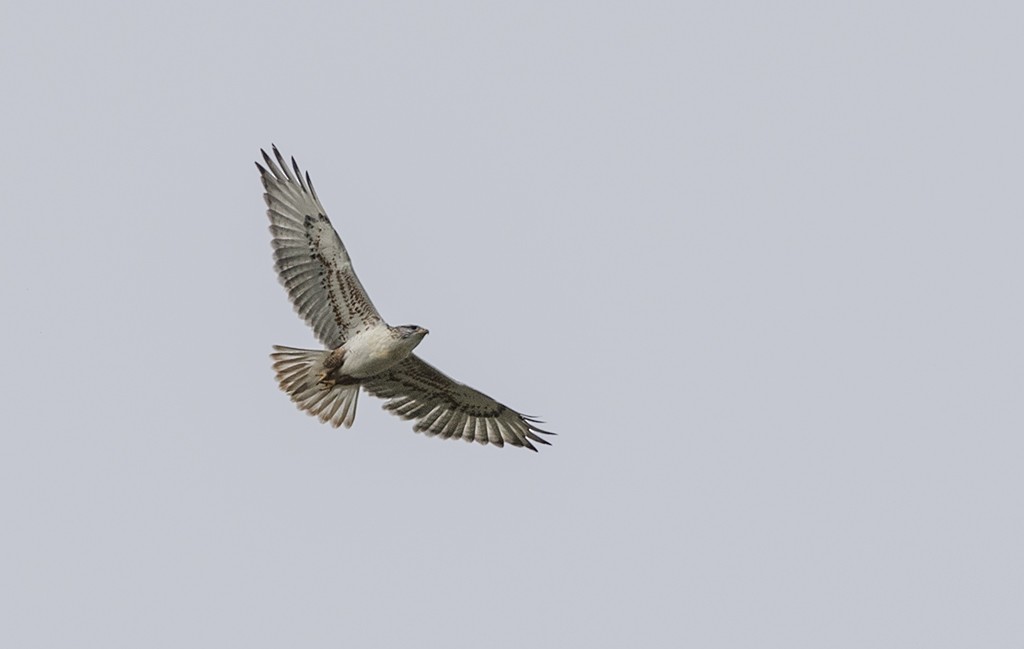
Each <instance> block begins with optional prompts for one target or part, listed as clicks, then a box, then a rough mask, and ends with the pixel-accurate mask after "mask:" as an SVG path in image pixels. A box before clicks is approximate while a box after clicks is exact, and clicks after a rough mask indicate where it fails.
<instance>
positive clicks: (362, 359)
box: [341, 326, 412, 378]
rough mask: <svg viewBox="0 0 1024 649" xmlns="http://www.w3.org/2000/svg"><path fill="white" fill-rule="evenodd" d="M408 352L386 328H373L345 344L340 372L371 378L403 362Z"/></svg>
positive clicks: (407, 348) (405, 345) (402, 343)
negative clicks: (343, 360) (343, 359)
mask: <svg viewBox="0 0 1024 649" xmlns="http://www.w3.org/2000/svg"><path fill="white" fill-rule="evenodd" d="M410 351H412V349H411V348H410V347H409V346H408V345H407V344H405V343H404V341H402V340H399V339H397V338H395V337H394V336H393V335H392V334H391V331H390V330H389V329H388V328H387V327H386V326H380V327H373V328H372V329H367V330H366V331H363V332H362V333H360V334H359V335H357V336H355V337H354V338H351V339H350V340H349V341H348V342H346V343H345V362H344V363H342V366H341V372H342V374H346V375H348V376H352V377H355V378H365V377H368V376H373V375H375V374H379V373H381V372H383V371H384V370H386V369H388V368H389V367H391V366H392V365H394V364H395V363H398V362H400V361H402V360H404V359H405V358H406V357H407V356H408V355H409V352H410Z"/></svg>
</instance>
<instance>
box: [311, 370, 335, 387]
mask: <svg viewBox="0 0 1024 649" xmlns="http://www.w3.org/2000/svg"><path fill="white" fill-rule="evenodd" d="M316 382H317V384H319V385H320V389H321V390H330V389H331V388H333V387H334V385H335V383H337V381H335V380H334V379H332V378H330V377H329V376H327V372H320V376H318V377H316Z"/></svg>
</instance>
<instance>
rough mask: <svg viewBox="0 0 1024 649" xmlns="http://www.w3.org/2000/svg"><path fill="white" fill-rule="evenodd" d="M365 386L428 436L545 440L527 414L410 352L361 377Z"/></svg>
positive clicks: (526, 441)
mask: <svg viewBox="0 0 1024 649" xmlns="http://www.w3.org/2000/svg"><path fill="white" fill-rule="evenodd" d="M363 387H364V388H365V389H366V391H367V392H369V393H370V394H372V395H374V396H375V397H380V398H382V399H387V400H388V401H387V403H385V404H384V409H385V410H390V411H391V412H393V413H395V414H396V415H398V416H399V417H401V418H402V419H415V420H416V425H415V426H413V430H415V431H416V432H417V433H425V434H427V435H429V436H431V437H433V436H434V435H438V436H440V437H444V438H449V437H451V438H455V439H464V440H466V441H467V442H471V441H474V440H475V441H477V442H479V443H481V444H487V443H491V444H494V445H496V446H504V445H505V444H506V443H508V444H511V445H512V446H525V447H526V448H528V449H530V450H531V451H536V450H537V449H536V448H535V447H534V446H533V444H531V443H530V441H531V440H533V441H534V442H538V443H540V444H549V442H547V441H546V440H545V439H544V438H543V437H539V436H537V433H543V434H545V435H553V434H554V433H550V432H548V431H546V430H541V429H539V428H537V426H536V424H538V423H540V421H538V420H537V419H535V418H533V417H528V416H526V415H521V414H519V413H518V412H516V411H515V410H512V409H511V408H509V407H507V406H504V405H502V404H500V403H498V402H497V401H495V400H494V399H492V398H490V397H489V396H487V395H486V394H483V393H482V392H478V391H477V390H474V389H473V388H471V387H469V386H468V385H463V384H462V383H459V382H458V381H456V380H454V379H452V378H450V377H448V376H445V375H444V374H442V373H441V372H440V371H439V370H437V369H436V368H434V367H431V366H430V365H428V364H427V363H426V362H424V361H423V360H422V359H421V358H419V357H418V356H416V355H415V354H413V355H411V356H409V357H408V358H407V359H405V360H404V361H402V362H401V363H399V364H398V365H396V366H394V367H392V368H391V369H390V370H388V371H386V372H382V373H381V374H378V375H377V376H374V377H373V378H371V379H368V380H365V381H363Z"/></svg>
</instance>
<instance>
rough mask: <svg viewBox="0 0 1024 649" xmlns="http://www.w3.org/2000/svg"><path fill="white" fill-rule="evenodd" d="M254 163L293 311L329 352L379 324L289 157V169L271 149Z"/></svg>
mask: <svg viewBox="0 0 1024 649" xmlns="http://www.w3.org/2000/svg"><path fill="white" fill-rule="evenodd" d="M273 151H274V159H272V158H271V157H270V156H269V155H267V152H266V151H262V150H261V151H260V152H261V153H262V154H263V161H264V163H266V166H265V167H264V166H263V165H261V164H260V163H258V162H257V163H256V168H257V169H259V170H260V178H261V179H262V180H263V187H264V189H265V190H266V192H265V193H264V194H263V198H264V200H266V202H267V216H268V217H269V218H270V233H271V235H272V237H273V240H272V243H273V246H274V267H275V268H276V269H277V275H278V278H279V279H280V280H281V283H282V284H283V285H284V287H285V288H286V289H287V290H288V297H289V298H290V299H291V301H292V304H293V305H294V306H295V311H296V312H297V313H298V314H299V315H300V316H302V318H303V319H304V320H305V321H306V322H307V323H309V326H311V327H312V328H313V331H315V332H316V335H317V337H318V338H319V339H320V340H321V342H323V343H324V345H326V346H327V347H329V348H332V349H333V348H335V347H340V346H341V345H342V344H343V343H344V342H345V341H346V340H347V339H349V338H351V337H352V336H354V335H355V334H356V333H358V332H360V331H363V330H364V329H368V328H370V327H373V326H375V325H378V324H380V323H381V322H382V320H381V317H380V314H378V313H377V309H376V308H374V306H373V303H372V302H370V298H369V296H367V295H366V290H365V289H363V285H362V284H361V283H360V282H359V278H358V277H356V273H355V271H354V270H353V269H352V260H351V259H350V258H349V256H348V252H347V251H346V250H345V246H344V244H342V243H341V239H340V238H339V237H338V233H337V232H335V230H334V228H333V227H332V226H331V222H330V220H329V219H328V218H327V213H326V211H325V210H324V207H323V205H321V204H320V199H319V198H317V195H316V190H314V189H313V183H312V182H311V181H310V179H309V174H308V173H307V174H305V175H303V174H302V172H301V171H299V167H298V165H297V164H295V159H294V158H292V164H291V169H289V167H288V165H287V164H285V161H284V158H283V157H282V156H281V153H280V152H279V151H278V150H277V147H276V146H275V147H273Z"/></svg>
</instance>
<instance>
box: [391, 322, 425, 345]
mask: <svg viewBox="0 0 1024 649" xmlns="http://www.w3.org/2000/svg"><path fill="white" fill-rule="evenodd" d="M391 332H392V333H393V334H395V336H396V337H397V338H398V339H399V340H401V341H402V342H404V343H405V344H406V345H407V346H408V347H409V349H410V350H411V349H412V348H413V347H415V346H416V345H418V344H420V342H421V341H422V340H423V337H424V336H426V335H427V334H428V333H430V332H429V331H427V330H426V329H424V328H423V327H419V326H416V325H402V326H400V327H392V328H391Z"/></svg>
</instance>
